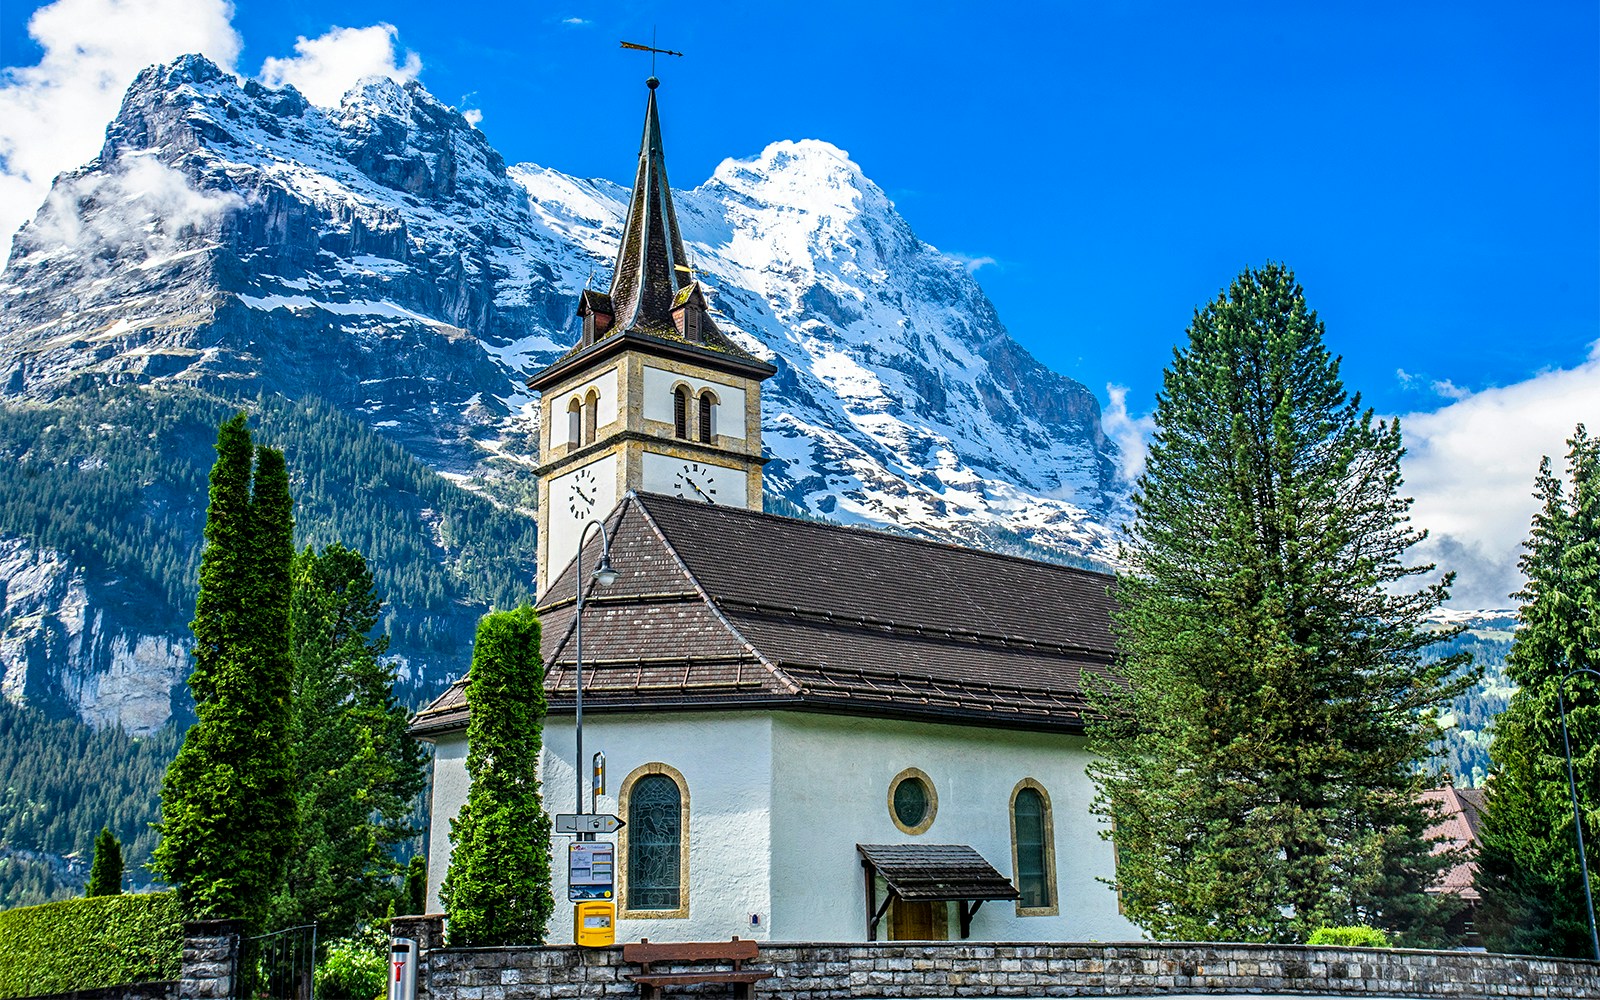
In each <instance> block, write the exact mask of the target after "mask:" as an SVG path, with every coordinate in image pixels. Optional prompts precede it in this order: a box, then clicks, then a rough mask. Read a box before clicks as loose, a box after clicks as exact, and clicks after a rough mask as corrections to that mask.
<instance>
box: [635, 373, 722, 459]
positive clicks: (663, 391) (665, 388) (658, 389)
mask: <svg viewBox="0 0 1600 1000" xmlns="http://www.w3.org/2000/svg"><path fill="white" fill-rule="evenodd" d="M679 383H683V384H684V385H687V386H688V387H689V395H690V396H691V397H693V398H699V395H700V390H702V389H710V390H711V391H712V392H714V393H716V395H717V409H718V410H719V411H721V412H719V413H718V414H717V416H718V417H719V418H721V419H718V420H717V422H716V424H717V426H716V431H717V433H718V434H720V435H722V436H724V437H731V438H737V439H739V440H741V441H742V440H744V390H743V389H741V388H739V387H738V386H736V385H728V384H726V383H724V382H710V381H707V380H706V379H703V378H692V377H690V376H688V375H680V374H679V373H677V372H669V371H666V370H664V369H661V368H656V367H653V366H651V365H645V366H644V418H645V419H646V420H658V421H660V422H661V423H664V424H670V423H672V420H673V402H672V389H673V387H674V386H676V385H678V384H679ZM691 405H693V404H691ZM691 419H693V418H691Z"/></svg>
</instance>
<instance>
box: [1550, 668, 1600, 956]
mask: <svg viewBox="0 0 1600 1000" xmlns="http://www.w3.org/2000/svg"><path fill="white" fill-rule="evenodd" d="M1574 674H1594V675H1595V676H1596V677H1600V671H1595V670H1591V669H1589V668H1588V667H1575V668H1573V669H1572V670H1569V671H1567V673H1566V676H1564V677H1562V678H1561V686H1560V687H1558V688H1557V689H1556V705H1557V706H1558V707H1559V708H1560V709H1561V748H1562V750H1564V751H1566V755H1567V789H1568V790H1569V791H1571V792H1572V832H1573V833H1575V834H1577V835H1578V871H1580V872H1582V873H1583V902H1584V905H1585V906H1587V907H1588V909H1589V944H1590V946H1591V947H1593V948H1594V957H1595V959H1596V960H1597V961H1600V932H1597V931H1596V929H1595V922H1594V894H1593V893H1592V892H1591V891H1590V889H1589V859H1588V857H1587V856H1585V854H1584V852H1583V812H1582V811H1581V810H1580V809H1579V808H1578V781H1577V779H1576V778H1575V777H1573V774H1572V740H1571V739H1570V738H1569V737H1568V736H1567V681H1569V680H1571V679H1572V676H1573V675H1574Z"/></svg>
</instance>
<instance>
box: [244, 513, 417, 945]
mask: <svg viewBox="0 0 1600 1000" xmlns="http://www.w3.org/2000/svg"><path fill="white" fill-rule="evenodd" d="M382 609H383V602H382V600H380V599H379V598H378V595H377V592H376V590H375V588H374V586H373V582H372V572H371V571H370V570H369V569H368V568H367V562H366V560H365V559H364V558H362V556H361V553H359V552H355V551H353V550H351V549H347V548H345V547H344V546H342V545H339V544H338V543H333V544H331V545H328V546H326V547H325V548H323V550H322V552H321V553H320V554H318V553H316V552H314V551H313V550H312V549H310V548H309V547H308V548H307V549H306V550H305V551H304V552H302V553H300V554H299V555H298V556H296V557H295V562H294V583H293V597H292V605H291V614H290V628H289V631H290V635H291V645H292V647H293V653H294V659H295V679H294V705H295V712H294V723H293V732H294V746H295V797H296V800H297V802H298V807H299V816H300V825H299V829H298V831H297V835H296V841H295V849H294V851H293V852H292V854H291V856H290V860H289V865H288V873H287V878H286V879H285V882H284V885H283V887H282V889H281V890H280V892H279V893H278V895H277V897H276V898H275V899H274V901H273V919H274V922H276V923H278V924H281V925H284V926H288V925H290V924H302V923H310V922H312V921H316V922H317V924H318V925H319V926H320V927H321V928H322V930H323V931H324V932H325V933H326V934H328V935H329V936H332V937H338V936H341V935H345V934H348V933H350V932H351V931H353V930H355V928H356V926H357V925H358V924H359V923H361V922H363V921H366V920H370V919H373V918H376V917H380V916H382V915H383V913H384V912H385V910H386V909H387V907H388V905H389V904H390V903H393V902H399V901H400V900H401V895H400V890H399V887H398V885H397V882H396V880H397V879H398V878H399V876H400V874H401V872H402V868H401V866H400V864H399V863H398V862H397V861H396V860H395V859H394V857H393V849H394V848H395V846H396V845H397V844H398V843H399V842H400V841H402V840H403V839H405V838H407V837H410V836H413V835H414V834H415V833H416V832H417V831H416V829H415V828H414V827H413V826H412V825H411V824H410V819H411V811H412V806H413V800H414V799H415V798H416V795H417V793H418V792H419V791H421V789H422V786H423V783H424V780H425V776H424V772H423V768H424V763H425V758H424V755H423V752H422V748H421V746H420V745H419V744H418V743H417V741H416V740H413V739H412V738H411V737H410V736H408V735H407V734H406V725H407V722H408V720H409V716H410V713H409V712H407V711H406V709H405V706H403V705H401V704H399V703H398V702H396V701H395V699H394V694H393V687H394V679H395V672H394V667H393V665H391V664H390V663H388V662H385V661H384V659H383V654H384V651H385V650H386V649H387V648H388V645H389V637H388V636H386V635H378V636H374V635H373V634H372V633H373V632H374V631H375V630H376V629H377V627H378V620H379V616H380V614H381V613H382Z"/></svg>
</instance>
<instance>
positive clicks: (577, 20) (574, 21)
mask: <svg viewBox="0 0 1600 1000" xmlns="http://www.w3.org/2000/svg"><path fill="white" fill-rule="evenodd" d="M561 23H562V24H570V25H572V26H573V27H574V28H577V27H581V26H582V25H585V24H588V23H589V22H588V21H585V20H584V19H583V18H581V17H564V18H562V19H561Z"/></svg>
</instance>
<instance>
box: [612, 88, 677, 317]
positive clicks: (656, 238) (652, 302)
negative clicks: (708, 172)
mask: <svg viewBox="0 0 1600 1000" xmlns="http://www.w3.org/2000/svg"><path fill="white" fill-rule="evenodd" d="M646 85H647V86H648V87H649V88H650V101H649V103H648V104H647V105H646V106H645V114H644V137H643V139H642V140H641V141H640V144H639V171H638V173H637V174H636V175H635V176H634V181H633V198H632V199H631V200H630V201H629V203H628V224H627V226H626V227H625V228H624V229H623V231H622V247H621V249H620V250H618V251H617V269H616V273H615V274H614V275H613V276H612V279H611V304H612V307H613V308H614V309H615V310H616V323H615V328H616V329H617V330H634V329H644V330H648V329H653V328H655V329H670V328H671V327H672V326H673V321H672V305H673V299H674V298H675V297H676V296H677V293H678V287H679V283H680V279H679V266H680V265H683V264H684V263H685V260H686V259H685V256H684V253H683V238H682V237H681V236H679V235H678V216H677V213H676V212H674V211H673V209H672V189H671V188H670V187H669V186H668V185H667V160H666V154H665V153H664V152H663V150H662V147H661V119H660V117H659V115H658V113H657V111H656V88H657V87H658V86H660V85H661V81H660V80H657V79H656V78H655V77H653V76H652V77H651V78H650V79H649V80H647V81H646Z"/></svg>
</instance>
